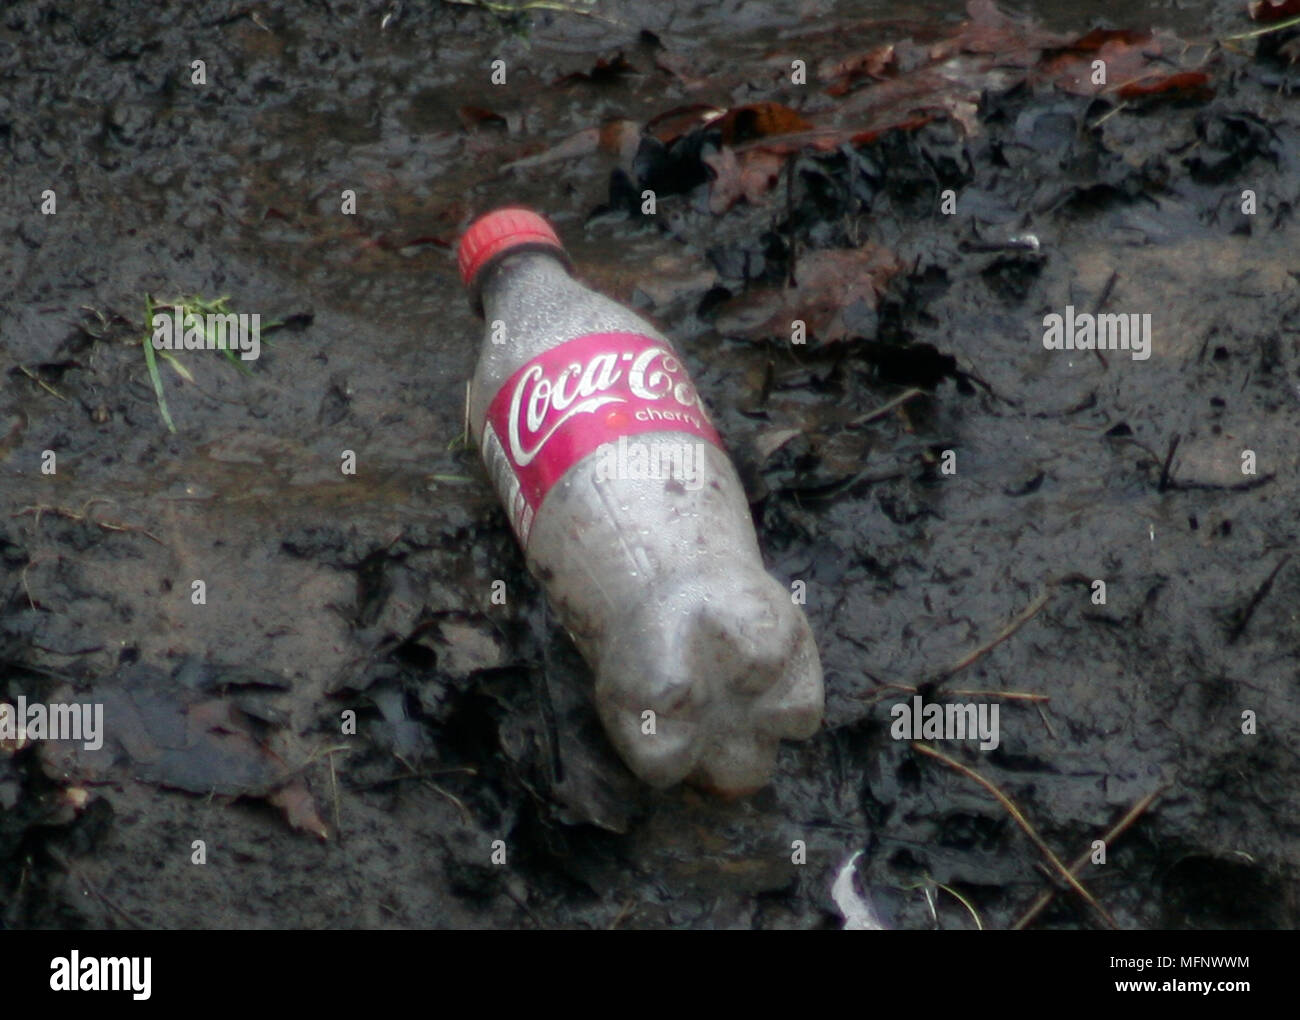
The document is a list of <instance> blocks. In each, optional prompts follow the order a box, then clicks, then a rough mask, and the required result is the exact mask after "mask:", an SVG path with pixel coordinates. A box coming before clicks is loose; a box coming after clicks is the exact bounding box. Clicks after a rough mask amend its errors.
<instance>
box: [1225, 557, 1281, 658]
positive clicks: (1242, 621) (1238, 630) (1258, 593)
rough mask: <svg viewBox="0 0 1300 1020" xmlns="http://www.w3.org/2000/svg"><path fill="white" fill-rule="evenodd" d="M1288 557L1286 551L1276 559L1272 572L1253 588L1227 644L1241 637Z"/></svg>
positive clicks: (1230, 632)
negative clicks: (1253, 590)
mask: <svg viewBox="0 0 1300 1020" xmlns="http://www.w3.org/2000/svg"><path fill="white" fill-rule="evenodd" d="M1290 559H1291V554H1290V553H1287V554H1286V555H1285V556H1283V557H1282V558H1281V559H1280V560H1278V564H1277V566H1276V567H1274V568H1273V571H1272V573H1270V574H1269V575H1268V577H1266V578H1264V583H1263V584H1261V585H1260V586H1259V588H1257V589H1256V590H1255V594H1254V596H1253V597H1252V598H1251V600H1250V602H1248V603H1247V604H1246V608H1245V609H1244V610H1242V613H1241V616H1240V617H1239V618H1238V619H1237V622H1236V623H1235V624H1234V625H1233V627H1232V630H1231V631H1229V633H1228V644H1233V643H1234V642H1235V641H1236V640H1237V639H1238V638H1239V637H1241V635H1242V634H1244V633H1245V632H1246V627H1247V626H1248V625H1249V623H1250V618H1251V617H1252V616H1254V615H1255V610H1256V609H1258V608H1259V604H1260V603H1261V602H1263V601H1264V599H1265V598H1267V597H1268V593H1269V592H1270V591H1272V589H1273V581H1274V579H1275V578H1276V577H1277V575H1278V574H1279V573H1280V572H1281V570H1282V568H1283V567H1285V566H1286V565H1287V562H1288V561H1289V560H1290Z"/></svg>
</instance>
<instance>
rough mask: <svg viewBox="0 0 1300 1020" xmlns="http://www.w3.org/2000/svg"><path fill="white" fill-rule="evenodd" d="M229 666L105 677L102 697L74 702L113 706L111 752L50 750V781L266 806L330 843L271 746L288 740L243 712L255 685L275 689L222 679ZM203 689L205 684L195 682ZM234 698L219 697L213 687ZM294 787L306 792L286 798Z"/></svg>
mask: <svg viewBox="0 0 1300 1020" xmlns="http://www.w3.org/2000/svg"><path fill="white" fill-rule="evenodd" d="M221 674H222V669H221V667H220V666H215V665H212V664H204V665H203V666H202V669H201V670H198V671H196V669H195V667H194V665H193V663H191V662H186V663H183V664H182V665H181V666H179V667H178V668H177V670H176V671H175V674H174V675H168V674H166V673H164V672H163V671H162V670H159V669H156V668H154V667H152V666H147V665H143V664H135V665H132V666H128V667H125V668H123V669H122V670H119V671H118V672H117V673H115V674H113V675H110V676H108V677H105V678H104V679H103V680H101V681H100V682H99V683H98V684H96V686H95V687H94V689H93V690H92V691H90V692H89V693H88V694H86V695H84V696H81V697H79V698H78V697H72V696H71V695H69V697H68V698H67V699H65V700H69V701H87V702H91V703H99V704H101V705H103V712H104V716H103V718H104V723H103V729H104V734H103V738H104V744H103V747H102V748H100V749H97V750H90V749H87V748H86V747H85V746H84V743H85V742H84V741H74V740H65V741H53V740H51V741H44V742H42V745H41V752H40V753H41V761H42V766H43V768H44V769H45V771H46V773H47V774H48V775H50V776H51V777H52V778H54V777H58V778H59V779H60V780H61V781H67V780H68V779H72V780H74V781H80V782H85V783H92V784H93V783H104V782H122V781H125V780H128V779H133V780H136V781H139V782H145V783H152V784H155V785H157V786H163V787H168V788H171V789H177V790H184V791H186V792H188V793H195V794H200V795H205V796H210V795H217V796H224V797H254V798H265V799H267V800H268V801H270V802H271V803H275V804H276V805H277V806H281V807H284V808H285V810H286V815H287V817H288V819H289V822H290V824H291V825H293V826H294V827H295V828H301V829H305V830H306V831H310V832H313V833H314V834H316V835H319V836H322V837H323V836H324V831H325V830H324V826H323V825H322V824H320V821H319V818H318V817H316V818H315V822H313V821H312V819H313V817H315V810H314V808H313V807H312V806H311V803H310V801H311V796H310V794H309V793H308V792H307V790H306V787H305V785H304V784H303V781H302V780H301V778H299V777H297V776H296V774H295V771H294V770H293V769H291V768H290V766H289V765H288V764H287V763H286V762H285V761H284V760H283V759H282V758H281V757H280V756H279V755H277V754H276V753H275V752H274V751H273V750H271V747H270V746H269V744H270V743H271V742H272V740H273V739H274V738H275V737H276V736H277V735H278V733H279V729H278V728H277V727H272V726H267V725H266V724H264V723H262V722H260V721H259V720H258V719H256V718H254V717H252V716H250V715H248V714H247V713H245V712H244V711H243V710H242V709H241V708H240V707H239V706H238V704H237V703H236V698H237V697H238V696H239V695H238V692H237V690H235V688H237V687H238V686H239V685H241V684H243V683H245V682H248V681H249V680H250V679H251V680H252V682H253V683H254V684H256V685H259V686H262V687H264V688H265V687H269V686H270V684H269V683H267V682H266V677H265V676H263V675H261V671H257V670H247V669H241V668H232V669H231V670H230V677H229V679H228V680H223V679H222V676H221ZM196 676H199V677H200V678H201V681H202V682H201V683H198V684H195V677H196ZM204 687H208V688H212V689H217V690H230V691H231V692H232V693H231V694H230V695H228V696H217V697H213V696H211V695H209V694H207V693H206V692H205V691H204V690H203V688H204ZM286 785H296V786H299V787H301V789H300V790H297V791H294V792H293V793H291V794H284V795H283V796H280V797H279V798H278V799H277V798H276V796H275V795H276V794H277V792H278V791H281V790H282V788H284V787H285V786H286Z"/></svg>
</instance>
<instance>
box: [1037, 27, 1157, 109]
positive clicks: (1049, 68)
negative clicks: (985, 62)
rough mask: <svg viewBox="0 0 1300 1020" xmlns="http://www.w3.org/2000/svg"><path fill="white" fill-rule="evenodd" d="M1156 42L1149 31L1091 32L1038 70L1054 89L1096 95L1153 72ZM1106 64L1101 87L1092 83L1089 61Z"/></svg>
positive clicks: (1090, 63) (1100, 30) (1077, 94)
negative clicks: (1098, 61)
mask: <svg viewBox="0 0 1300 1020" xmlns="http://www.w3.org/2000/svg"><path fill="white" fill-rule="evenodd" d="M1160 52H1161V45H1160V42H1159V40H1157V39H1156V38H1155V37H1154V36H1152V35H1151V33H1149V32H1128V31H1111V30H1108V29H1094V30H1093V31H1091V32H1089V33H1088V34H1087V35H1085V36H1083V37H1081V38H1080V39H1077V40H1075V41H1074V42H1073V43H1071V44H1070V45H1069V46H1067V47H1066V48H1065V49H1064V50H1063V51H1062V52H1060V53H1058V54H1057V55H1056V56H1053V57H1051V58H1049V59H1048V60H1045V61H1043V64H1042V70H1043V73H1044V74H1045V75H1047V76H1048V77H1049V78H1053V79H1055V82H1056V87H1057V88H1059V89H1061V90H1062V91H1063V92H1069V93H1070V94H1071V95H1075V96H1099V95H1102V94H1104V93H1107V92H1115V91H1117V90H1118V89H1120V88H1121V87H1123V86H1125V85H1127V84H1130V83H1132V82H1135V81H1138V80H1139V79H1141V78H1144V77H1147V76H1148V75H1151V74H1153V73H1154V71H1155V68H1154V67H1153V61H1154V60H1155V59H1156V58H1158V57H1159V56H1160ZM1097 60H1100V61H1103V62H1104V63H1105V65H1106V82H1105V84H1104V85H1096V84H1093V81H1092V75H1093V62H1094V61H1097Z"/></svg>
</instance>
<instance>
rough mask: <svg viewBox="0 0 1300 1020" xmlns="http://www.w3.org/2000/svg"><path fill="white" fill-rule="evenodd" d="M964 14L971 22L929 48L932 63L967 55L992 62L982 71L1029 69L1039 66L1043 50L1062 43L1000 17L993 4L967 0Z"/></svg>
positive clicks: (1052, 35) (987, 0) (1034, 28)
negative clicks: (985, 58)
mask: <svg viewBox="0 0 1300 1020" xmlns="http://www.w3.org/2000/svg"><path fill="white" fill-rule="evenodd" d="M966 13H967V14H969V15H970V20H969V21H967V22H964V23H963V24H962V26H961V28H959V29H958V30H957V33H956V34H955V35H954V36H953V37H952V38H950V39H944V40H941V41H940V42H938V43H935V44H934V45H933V46H931V47H930V58H931V59H932V60H935V61H943V60H947V59H948V58H950V57H953V56H955V55H957V54H958V53H970V54H978V55H982V56H985V57H991V58H993V59H992V60H991V61H990V62H989V63H988V64H987V65H985V69H987V68H988V67H993V66H1001V67H1024V68H1028V67H1033V65H1034V64H1036V63H1037V62H1038V57H1039V54H1040V53H1041V52H1042V50H1044V49H1047V48H1050V47H1053V46H1059V45H1061V43H1062V41H1063V40H1062V38H1061V36H1059V35H1056V34H1055V33H1053V32H1048V31H1046V30H1044V29H1041V28H1039V27H1038V26H1036V25H1033V24H1029V23H1027V22H1025V21H1022V20H1019V19H1017V18H1013V17H1011V16H1009V15H1007V14H1003V13H1002V11H1000V10H998V8H997V5H996V4H995V3H994V2H993V0H969V2H968V3H967V4H966Z"/></svg>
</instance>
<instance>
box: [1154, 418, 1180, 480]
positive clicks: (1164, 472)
mask: <svg viewBox="0 0 1300 1020" xmlns="http://www.w3.org/2000/svg"><path fill="white" fill-rule="evenodd" d="M1182 438H1183V437H1182V434H1181V433H1178V432H1175V433H1174V434H1173V437H1172V438H1171V439H1170V440H1169V450H1168V452H1166V453H1165V463H1164V467H1162V468H1161V469H1160V484H1159V485H1157V486H1156V491H1157V492H1164V491H1165V490H1166V489H1167V488H1169V482H1170V477H1169V470H1170V468H1172V467H1173V466H1174V454H1175V453H1177V452H1178V444H1179V443H1180V442H1181V441H1182Z"/></svg>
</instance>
